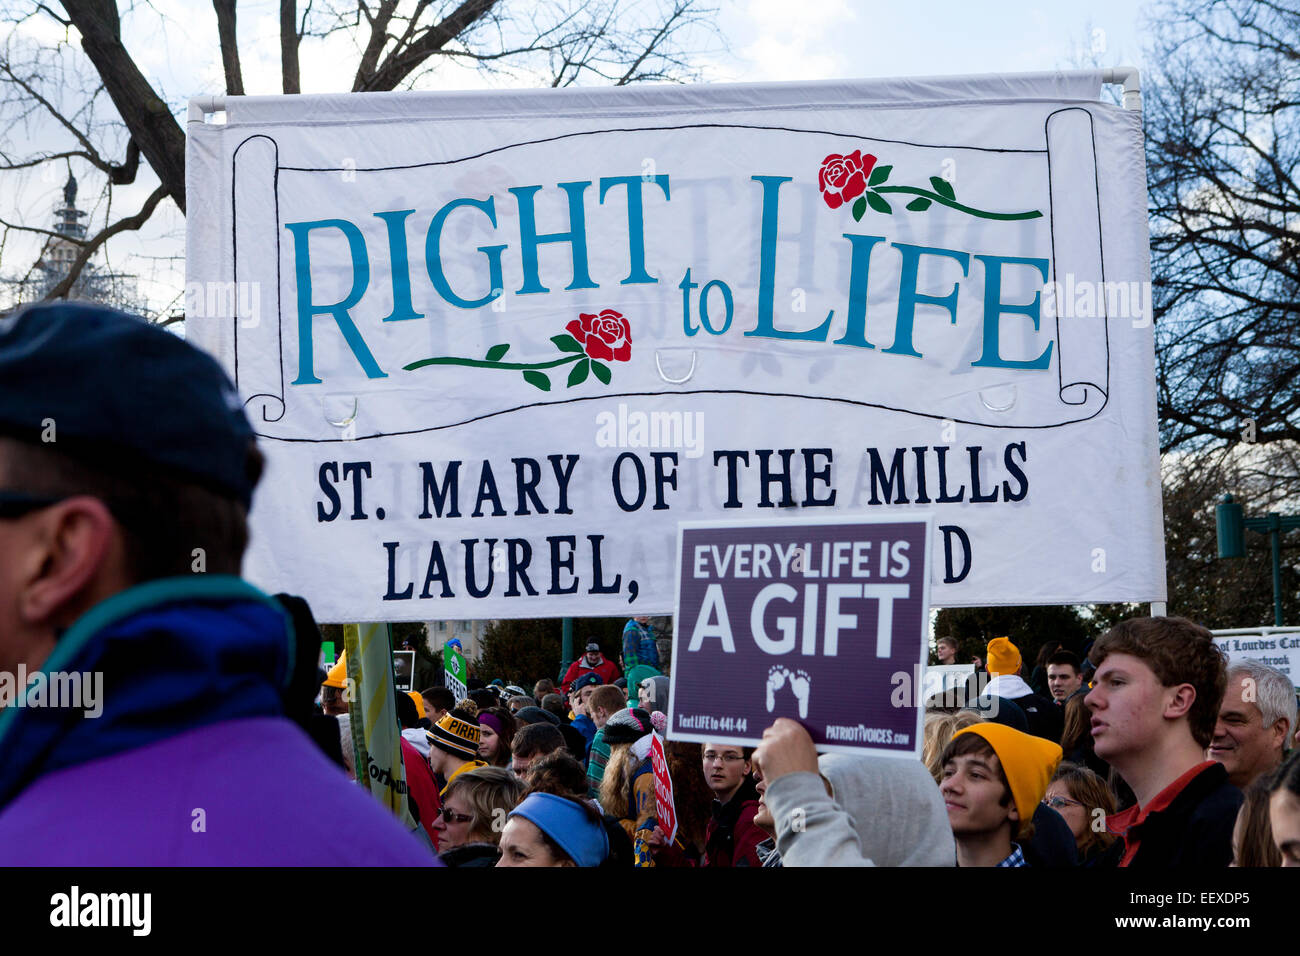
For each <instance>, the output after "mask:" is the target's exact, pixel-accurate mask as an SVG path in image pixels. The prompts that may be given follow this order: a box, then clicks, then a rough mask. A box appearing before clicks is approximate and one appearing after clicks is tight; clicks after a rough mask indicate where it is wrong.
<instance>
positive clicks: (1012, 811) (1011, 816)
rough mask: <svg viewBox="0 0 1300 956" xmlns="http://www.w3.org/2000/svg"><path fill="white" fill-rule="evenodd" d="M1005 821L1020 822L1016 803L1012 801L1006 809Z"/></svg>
mask: <svg viewBox="0 0 1300 956" xmlns="http://www.w3.org/2000/svg"><path fill="white" fill-rule="evenodd" d="M1007 819H1008V820H1011V821H1012V822H1014V823H1019V822H1020V811H1019V810H1017V809H1016V801H1015V800H1014V799H1013V800H1012V801H1011V803H1010V804H1009V805H1008V807H1007Z"/></svg>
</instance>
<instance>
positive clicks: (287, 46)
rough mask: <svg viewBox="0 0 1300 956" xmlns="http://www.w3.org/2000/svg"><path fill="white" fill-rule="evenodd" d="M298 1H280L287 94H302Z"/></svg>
mask: <svg viewBox="0 0 1300 956" xmlns="http://www.w3.org/2000/svg"><path fill="white" fill-rule="evenodd" d="M298 43H299V34H298V4H297V0H280V75H281V81H282V88H283V90H284V92H286V93H301V92H302V79H301V77H300V75H299V72H298Z"/></svg>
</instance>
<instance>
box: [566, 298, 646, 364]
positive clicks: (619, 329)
mask: <svg viewBox="0 0 1300 956" xmlns="http://www.w3.org/2000/svg"><path fill="white" fill-rule="evenodd" d="M564 328H565V331H567V332H568V333H569V334H570V335H572V336H573V337H574V338H575V339H577V340H578V344H579V345H581V346H582V348H583V351H585V352H586V353H587V357H588V358H593V359H602V360H603V361H606V362H626V361H627V360H628V359H630V358H631V357H632V329H631V327H630V326H629V325H628V324H627V319H625V318H623V314H622V313H621V312H615V311H614V310H613V309H601V311H600V315H592V314H591V313H589V312H580V313H578V318H576V319H574V320H573V321H571V322H570V323H569V324H568V325H566V326H565V327H564Z"/></svg>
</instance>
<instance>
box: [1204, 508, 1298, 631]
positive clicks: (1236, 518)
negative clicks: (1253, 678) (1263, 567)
mask: <svg viewBox="0 0 1300 956" xmlns="http://www.w3.org/2000/svg"><path fill="white" fill-rule="evenodd" d="M1216 511H1217V514H1216V522H1217V525H1218V532H1219V557H1221V558H1239V557H1242V556H1243V555H1244V554H1245V548H1244V546H1243V544H1244V543H1243V542H1242V541H1241V536H1242V532H1243V530H1246V531H1255V532H1258V533H1259V534H1266V535H1268V539H1269V550H1270V551H1272V561H1273V626H1274V627H1282V626H1283V624H1282V535H1283V534H1285V533H1286V532H1288V531H1294V530H1295V529H1296V528H1300V517H1297V516H1293V515H1280V514H1276V513H1270V514H1269V515H1267V516H1265V517H1263V518H1246V519H1245V520H1242V519H1241V505H1239V504H1237V503H1236V502H1234V501H1233V500H1232V496H1231V495H1226V496H1225V497H1224V500H1223V503H1222V504H1220V505H1219V507H1218V508H1217V509H1216Z"/></svg>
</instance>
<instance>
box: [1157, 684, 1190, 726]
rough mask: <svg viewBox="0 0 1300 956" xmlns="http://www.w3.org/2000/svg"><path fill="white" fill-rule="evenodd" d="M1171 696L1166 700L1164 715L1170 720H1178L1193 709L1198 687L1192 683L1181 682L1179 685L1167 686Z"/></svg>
mask: <svg viewBox="0 0 1300 956" xmlns="http://www.w3.org/2000/svg"><path fill="white" fill-rule="evenodd" d="M1166 690H1167V691H1168V692H1169V696H1168V697H1167V698H1166V700H1165V710H1164V714H1163V716H1165V717H1167V718H1168V719H1170V720H1177V719H1178V718H1179V717H1183V716H1186V714H1187V713H1188V712H1189V711H1190V710H1191V709H1192V704H1194V703H1196V688H1195V687H1193V686H1192V685H1191V684H1179V685H1178V686H1177V687H1172V688H1166Z"/></svg>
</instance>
